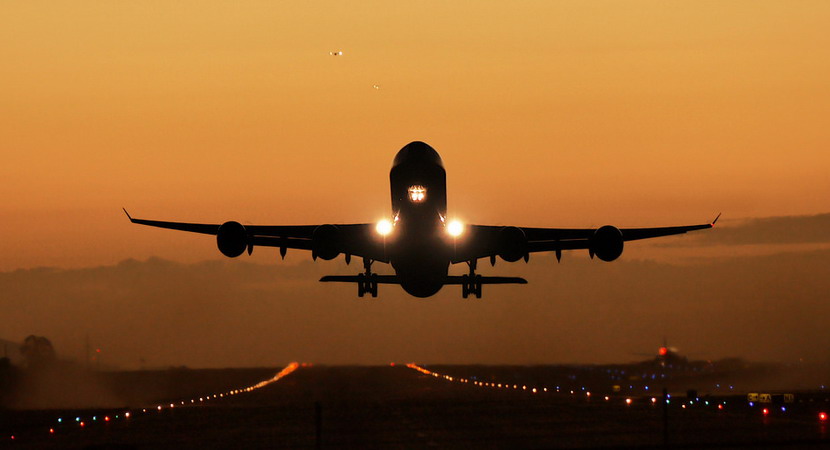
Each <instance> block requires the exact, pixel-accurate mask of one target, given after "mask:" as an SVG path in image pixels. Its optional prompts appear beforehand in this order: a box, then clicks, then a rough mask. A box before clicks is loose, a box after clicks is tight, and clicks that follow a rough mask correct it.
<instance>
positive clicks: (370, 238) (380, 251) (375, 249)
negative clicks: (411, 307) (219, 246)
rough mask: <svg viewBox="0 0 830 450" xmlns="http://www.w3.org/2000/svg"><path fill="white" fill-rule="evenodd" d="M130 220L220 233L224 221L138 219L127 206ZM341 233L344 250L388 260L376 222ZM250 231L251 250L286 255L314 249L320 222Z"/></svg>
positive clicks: (247, 228)
mask: <svg viewBox="0 0 830 450" xmlns="http://www.w3.org/2000/svg"><path fill="white" fill-rule="evenodd" d="M124 213H125V214H126V215H127V218H129V219H130V222H132V223H135V224H139V225H146V226H150V227H157V228H167V229H169V230H179V231H187V232H190V233H201V234H209V235H214V236H215V235H216V234H217V233H218V232H219V227H220V226H221V225H222V224H209V223H188V222H166V221H160V220H146V219H136V218H133V217H132V216H130V213H128V212H127V210H126V209H124ZM334 226H336V227H337V230H338V233H339V239H338V242H339V244H340V245H341V249H342V252H343V253H345V254H348V255H352V256H358V257H366V258H370V259H372V260H375V261H381V262H388V258H387V257H386V252H385V251H384V246H383V242H382V241H379V240H378V239H377V238H376V234H375V233H374V227H375V225H374V224H370V223H358V224H335V225H334ZM244 227H245V231H246V233H247V243H248V252H249V253H250V252H251V251H253V247H256V246H260V247H278V248H280V253H281V254H282V255H283V256H284V255H285V251H286V249H299V250H313V246H312V237H313V236H314V231H315V230H316V229H317V228H318V227H319V225H244Z"/></svg>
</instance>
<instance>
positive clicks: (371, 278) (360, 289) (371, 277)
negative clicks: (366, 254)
mask: <svg viewBox="0 0 830 450" xmlns="http://www.w3.org/2000/svg"><path fill="white" fill-rule="evenodd" d="M373 262H374V261H372V260H371V259H369V258H363V269H364V272H363V273H361V274H358V275H357V296H358V297H363V296H364V295H366V293H367V292H368V293H369V294H372V297H377V296H378V274H376V273H372V263H373Z"/></svg>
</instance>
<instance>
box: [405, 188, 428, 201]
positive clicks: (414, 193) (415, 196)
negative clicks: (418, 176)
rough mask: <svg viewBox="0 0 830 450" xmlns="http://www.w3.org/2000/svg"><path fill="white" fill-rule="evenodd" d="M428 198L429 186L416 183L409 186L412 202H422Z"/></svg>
mask: <svg viewBox="0 0 830 450" xmlns="http://www.w3.org/2000/svg"><path fill="white" fill-rule="evenodd" d="M426 198H427V188H425V187H423V186H421V185H420V184H416V185H415V186H410V187H409V201H411V202H412V203H421V202H423V201H424V200H426Z"/></svg>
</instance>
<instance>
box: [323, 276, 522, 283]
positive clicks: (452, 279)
mask: <svg viewBox="0 0 830 450" xmlns="http://www.w3.org/2000/svg"><path fill="white" fill-rule="evenodd" d="M372 278H373V279H374V280H376V281H377V283H378V284H400V283H401V282H400V281H399V280H398V277H397V276H395V275H375V276H373V277H372ZM466 278H467V277H466V276H464V275H450V276H448V277H447V279H446V281H444V284H445V285H446V284H464V283H469V280H467V279H466ZM320 281H322V282H336V283H361V282H364V281H367V280H366V278H365V277H364V276H363V275H326V276H324V277H323V278H320ZM479 282H480V283H481V284H527V280H525V279H524V278H519V277H481V278H479Z"/></svg>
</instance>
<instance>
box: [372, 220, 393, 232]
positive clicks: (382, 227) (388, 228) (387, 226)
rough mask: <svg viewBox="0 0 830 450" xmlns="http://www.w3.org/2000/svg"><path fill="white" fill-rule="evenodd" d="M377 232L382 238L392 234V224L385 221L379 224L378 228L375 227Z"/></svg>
mask: <svg viewBox="0 0 830 450" xmlns="http://www.w3.org/2000/svg"><path fill="white" fill-rule="evenodd" d="M375 230H376V231H377V232H378V234H379V235H381V236H388V235H389V233H391V232H392V222H390V221H388V220H386V219H383V220H381V221H380V222H378V224H377V226H376V227H375Z"/></svg>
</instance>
